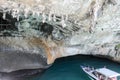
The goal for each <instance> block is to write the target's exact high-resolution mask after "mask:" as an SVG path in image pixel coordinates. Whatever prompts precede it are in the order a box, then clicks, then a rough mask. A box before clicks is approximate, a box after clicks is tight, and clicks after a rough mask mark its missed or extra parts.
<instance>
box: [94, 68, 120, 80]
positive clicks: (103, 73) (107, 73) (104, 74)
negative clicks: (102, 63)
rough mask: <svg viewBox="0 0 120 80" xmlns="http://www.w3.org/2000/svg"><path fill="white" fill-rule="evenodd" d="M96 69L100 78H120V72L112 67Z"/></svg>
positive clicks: (114, 79)
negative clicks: (111, 68)
mask: <svg viewBox="0 0 120 80" xmlns="http://www.w3.org/2000/svg"><path fill="white" fill-rule="evenodd" d="M95 71H96V72H97V74H98V75H97V76H98V77H99V80H120V74H119V73H117V72H115V71H112V70H110V69H107V68H100V69H96V70H95Z"/></svg>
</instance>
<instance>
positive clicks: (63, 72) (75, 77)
mask: <svg viewBox="0 0 120 80" xmlns="http://www.w3.org/2000/svg"><path fill="white" fill-rule="evenodd" d="M83 64H88V65H91V66H94V67H96V68H100V67H104V66H106V67H107V68H109V69H111V70H114V71H116V72H119V73H120V64H118V63H115V62H112V61H110V60H107V59H103V58H97V57H93V56H82V55H77V56H73V57H67V58H61V59H57V60H56V61H55V63H54V64H53V65H52V66H51V67H50V68H49V69H47V70H46V71H45V72H44V73H43V75H42V76H41V75H40V76H39V75H38V76H35V77H33V78H31V79H29V80H90V79H89V77H88V76H87V75H86V73H84V72H83V71H82V69H81V68H80V65H83Z"/></svg>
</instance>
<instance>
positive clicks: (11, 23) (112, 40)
mask: <svg viewBox="0 0 120 80" xmlns="http://www.w3.org/2000/svg"><path fill="white" fill-rule="evenodd" d="M119 5H120V1H119V0H0V64H1V65H0V72H1V73H5V74H6V73H13V74H14V72H15V74H17V73H19V71H20V73H21V74H23V73H24V71H25V70H27V71H28V73H27V74H28V75H29V70H30V71H31V72H32V71H33V73H34V70H35V73H36V72H37V70H38V73H39V71H40V72H41V73H42V71H44V70H45V73H42V74H43V76H41V75H40V78H39V79H40V80H49V78H50V77H52V78H51V79H52V80H57V79H56V77H54V76H59V74H58V73H57V72H54V71H58V72H60V73H61V74H60V76H62V77H61V78H62V79H64V78H65V80H84V77H87V76H85V75H83V76H81V75H82V74H84V73H82V70H80V71H79V69H80V65H79V62H80V64H81V65H83V64H82V62H83V63H87V64H89V63H91V64H90V65H92V66H96V67H97V68H99V67H101V66H103V65H105V64H106V66H107V65H108V68H110V69H113V70H115V71H116V72H117V71H118V72H119V68H118V67H119V63H120V14H119V13H120V6H119ZM69 56H70V57H69ZM99 57H100V58H99ZM107 59H110V60H112V61H115V62H112V61H109V60H107ZM74 61H75V62H74ZM95 61H96V62H95ZM116 62H117V63H116ZM114 63H115V64H114ZM56 64H57V65H56ZM95 64H98V66H97V65H95ZM114 65H115V66H114ZM65 66H67V67H68V69H69V70H68V74H67V73H65V74H64V75H65V76H69V73H70V75H71V76H70V77H71V78H69V77H65V76H64V75H62V72H67V67H65ZM111 66H113V67H114V68H111ZM116 66H117V67H116ZM56 67H58V68H56ZM69 67H70V68H69ZM75 67H76V68H75ZM64 68H66V70H64ZM36 69H37V70H36ZM49 69H50V70H49ZM70 69H71V70H70ZM47 70H48V71H47ZM74 70H75V71H76V72H74ZM16 71H18V72H16ZM72 71H73V73H72ZM54 73H56V75H55V74H54ZM44 74H45V75H44ZM79 74H80V75H79ZM23 75H24V74H23ZM30 76H31V75H30ZM44 76H45V77H44ZM46 76H48V77H46ZM72 76H74V77H76V78H74V77H72ZM0 78H1V75H0ZM42 78H44V79H42ZM61 78H59V79H58V80H61ZM86 80H89V78H87V79H86Z"/></svg>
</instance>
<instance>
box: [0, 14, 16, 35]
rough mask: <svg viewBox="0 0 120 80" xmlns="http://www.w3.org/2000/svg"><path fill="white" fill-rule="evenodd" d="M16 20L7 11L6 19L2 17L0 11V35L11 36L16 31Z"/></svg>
mask: <svg viewBox="0 0 120 80" xmlns="http://www.w3.org/2000/svg"><path fill="white" fill-rule="evenodd" d="M16 22H17V20H16V19H15V18H12V16H11V15H9V14H8V13H7V14H6V19H3V13H0V37H2V36H4V37H5V36H13V35H12V34H13V33H16V32H18V28H17V26H16V25H15V23H16Z"/></svg>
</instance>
